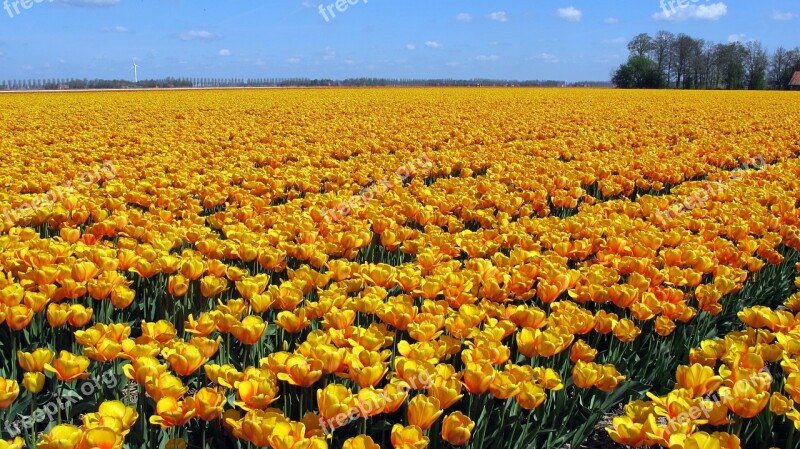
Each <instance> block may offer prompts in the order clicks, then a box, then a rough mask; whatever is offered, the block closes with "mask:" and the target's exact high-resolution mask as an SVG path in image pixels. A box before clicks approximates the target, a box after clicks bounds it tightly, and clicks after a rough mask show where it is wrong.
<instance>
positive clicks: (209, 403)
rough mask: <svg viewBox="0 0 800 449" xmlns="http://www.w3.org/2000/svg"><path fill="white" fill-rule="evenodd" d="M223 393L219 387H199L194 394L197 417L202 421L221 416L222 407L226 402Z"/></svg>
mask: <svg viewBox="0 0 800 449" xmlns="http://www.w3.org/2000/svg"><path fill="white" fill-rule="evenodd" d="M227 401H228V400H227V398H226V397H225V394H224V393H223V392H222V390H221V389H219V388H208V387H206V388H201V389H200V390H199V391H198V392H197V393H196V394H195V395H194V404H195V409H196V412H197V417H198V418H199V419H201V420H203V421H213V420H215V419H217V418H219V417H220V416H222V408H223V407H224V406H225V404H226V403H227Z"/></svg>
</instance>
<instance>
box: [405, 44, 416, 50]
mask: <svg viewBox="0 0 800 449" xmlns="http://www.w3.org/2000/svg"><path fill="white" fill-rule="evenodd" d="M416 49H417V46H416V45H414V44H406V50H411V51H414V50H416Z"/></svg>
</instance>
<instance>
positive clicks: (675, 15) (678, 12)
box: [653, 2, 728, 22]
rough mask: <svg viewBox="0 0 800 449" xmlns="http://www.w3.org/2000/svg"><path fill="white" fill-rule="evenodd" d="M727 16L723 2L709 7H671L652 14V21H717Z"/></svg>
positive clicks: (726, 7)
mask: <svg viewBox="0 0 800 449" xmlns="http://www.w3.org/2000/svg"><path fill="white" fill-rule="evenodd" d="M727 14H728V5H726V4H725V3H723V2H718V3H712V4H710V5H686V6H684V7H673V8H672V9H666V8H665V9H664V10H663V11H661V12H659V13H656V14H653V19H655V20H664V21H670V22H673V21H674V22H680V21H683V20H710V21H714V20H719V19H720V18H721V17H722V16H725V15H727Z"/></svg>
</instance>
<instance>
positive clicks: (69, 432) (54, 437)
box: [36, 424, 83, 449]
mask: <svg viewBox="0 0 800 449" xmlns="http://www.w3.org/2000/svg"><path fill="white" fill-rule="evenodd" d="M82 438H83V431H81V429H79V428H77V427H75V426H73V425H69V424H59V425H57V426H55V427H53V428H52V429H50V432H49V433H46V434H43V435H42V441H41V442H40V443H39V444H38V445H37V446H36V447H37V449H65V448H68V447H70V448H73V447H78V443H79V442H80V441H81V439H82Z"/></svg>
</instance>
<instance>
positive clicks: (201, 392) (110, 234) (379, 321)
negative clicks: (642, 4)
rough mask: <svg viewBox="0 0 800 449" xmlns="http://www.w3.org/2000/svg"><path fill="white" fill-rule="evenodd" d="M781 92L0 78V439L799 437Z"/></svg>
mask: <svg viewBox="0 0 800 449" xmlns="http://www.w3.org/2000/svg"><path fill="white" fill-rule="evenodd" d="M799 105H800V97H798V95H793V94H792V93H783V92H712V91H706V92H700V91H684V92H678V91H653V92H645V91H619V90H611V89H608V90H590V89H467V88H465V89H444V88H443V89H435V88H424V89H352V90H348V89H318V90H302V89H299V90H292V89H285V90H284V89H274V90H216V91H215V90H195V91H138V92H97V93H85V92H80V93H25V94H6V95H0V449H8V448H14V449H19V448H25V447H30V448H33V447H37V448H40V449H62V448H80V449H94V448H102V449H113V448H131V449H134V448H158V449H168V448H176V449H177V448H181V449H187V448H188V449H191V448H194V449H212V448H213V449H225V448H236V449H245V448H247V449H250V448H258V447H268V448H274V449H324V448H332V449H378V448H384V449H390V448H395V449H424V448H430V449H452V448H455V447H464V448H468V449H483V448H490V447H491V448H493V449H538V448H570V449H578V448H594V447H603V448H609V447H661V448H669V449H740V448H742V449H750V448H759V449H760V448H800V408H799V406H798V404H800V293H798V291H799V290H800V272H799V271H800V253H798V251H800V209H798V206H799V205H800V203H799V202H798V201H800V160H799V159H798V156H799V155H800V107H798V106H799Z"/></svg>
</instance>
